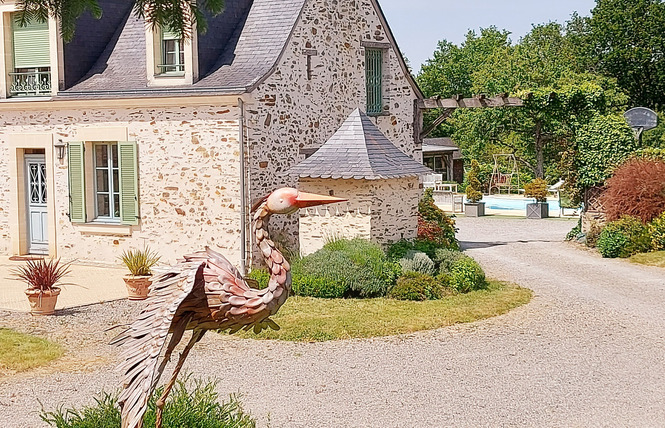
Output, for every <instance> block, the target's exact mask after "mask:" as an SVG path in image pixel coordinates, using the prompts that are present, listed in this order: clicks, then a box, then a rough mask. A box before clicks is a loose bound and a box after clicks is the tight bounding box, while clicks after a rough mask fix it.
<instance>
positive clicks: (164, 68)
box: [158, 30, 185, 75]
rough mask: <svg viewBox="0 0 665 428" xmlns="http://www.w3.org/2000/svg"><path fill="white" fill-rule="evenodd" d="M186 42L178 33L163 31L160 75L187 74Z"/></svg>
mask: <svg viewBox="0 0 665 428" xmlns="http://www.w3.org/2000/svg"><path fill="white" fill-rule="evenodd" d="M184 44H185V43H184V40H183V39H182V38H181V37H179V36H178V34H177V33H175V32H173V31H169V30H162V38H161V50H162V58H161V59H162V63H161V64H160V65H159V66H158V67H159V74H168V75H181V74H184V72H185V49H184Z"/></svg>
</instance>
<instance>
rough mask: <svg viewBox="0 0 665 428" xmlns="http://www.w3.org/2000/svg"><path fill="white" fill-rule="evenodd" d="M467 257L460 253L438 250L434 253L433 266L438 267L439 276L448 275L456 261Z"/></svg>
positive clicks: (444, 249)
mask: <svg viewBox="0 0 665 428" xmlns="http://www.w3.org/2000/svg"><path fill="white" fill-rule="evenodd" d="M464 257H467V256H465V255H464V253H462V252H461V251H455V250H449V249H447V248H439V249H437V250H436V252H435V253H434V264H435V265H436V266H438V267H439V273H440V274H450V269H451V268H452V267H453V264H455V262H456V261H458V260H459V259H461V258H464Z"/></svg>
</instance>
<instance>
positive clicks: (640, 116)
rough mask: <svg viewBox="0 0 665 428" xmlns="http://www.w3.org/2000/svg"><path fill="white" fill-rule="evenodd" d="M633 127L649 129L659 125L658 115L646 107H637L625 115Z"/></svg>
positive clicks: (643, 129)
mask: <svg viewBox="0 0 665 428" xmlns="http://www.w3.org/2000/svg"><path fill="white" fill-rule="evenodd" d="M623 116H624V117H625V118H626V120H627V121H628V124H629V125H630V126H631V127H632V128H636V129H641V130H642V131H648V130H649V129H653V128H655V127H656V126H658V115H657V114H656V112H655V111H653V110H651V109H648V108H646V107H635V108H631V109H630V110H628V111H627V112H626V113H624V115H623Z"/></svg>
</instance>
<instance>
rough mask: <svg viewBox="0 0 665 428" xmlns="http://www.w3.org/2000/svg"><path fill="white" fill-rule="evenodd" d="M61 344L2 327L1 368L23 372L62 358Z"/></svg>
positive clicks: (0, 331)
mask: <svg viewBox="0 0 665 428" xmlns="http://www.w3.org/2000/svg"><path fill="white" fill-rule="evenodd" d="M62 354H63V349H62V348H61V347H60V345H57V344H55V343H53V342H49V341H48V340H46V339H41V338H38V337H34V336H29V335H27V334H23V333H18V332H16V331H14V330H9V329H7V328H0V368H6V369H9V370H12V371H16V372H22V371H26V370H30V369H33V368H35V367H39V366H43V365H45V364H47V363H48V362H50V361H53V360H55V359H57V358H60V357H61V356H62Z"/></svg>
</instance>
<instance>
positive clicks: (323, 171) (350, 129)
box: [288, 109, 432, 180]
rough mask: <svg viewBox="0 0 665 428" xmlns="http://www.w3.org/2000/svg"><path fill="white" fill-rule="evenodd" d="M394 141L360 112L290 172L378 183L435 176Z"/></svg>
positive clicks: (301, 175)
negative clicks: (386, 180)
mask: <svg viewBox="0 0 665 428" xmlns="http://www.w3.org/2000/svg"><path fill="white" fill-rule="evenodd" d="M431 173H432V171H431V170H430V169H429V168H427V167H425V166H424V165H422V164H421V163H419V162H416V161H415V160H414V159H413V158H411V157H410V156H408V155H406V154H405V153H404V152H402V151H401V150H400V149H398V148H397V147H395V145H394V144H393V143H392V142H390V140H389V139H388V138H387V137H386V136H385V135H384V134H383V133H382V132H381V131H380V130H379V128H377V127H376V125H374V123H372V121H371V119H370V118H369V117H367V115H366V114H365V113H363V112H361V111H360V110H359V109H356V110H354V112H353V113H351V115H350V116H349V117H348V118H347V119H346V120H345V121H344V123H343V124H342V126H341V127H340V128H339V129H338V130H337V132H336V133H335V135H333V136H332V137H331V138H330V139H329V140H328V141H326V143H325V144H323V146H321V148H319V149H318V150H317V151H316V152H314V154H312V155H311V156H310V157H309V158H307V159H305V160H304V161H302V162H300V163H299V164H298V165H296V166H294V167H293V168H291V169H290V170H288V174H291V175H298V176H299V177H301V178H333V179H337V178H342V179H356V180H361V179H366V180H378V179H388V178H401V177H413V176H420V175H423V174H431Z"/></svg>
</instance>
